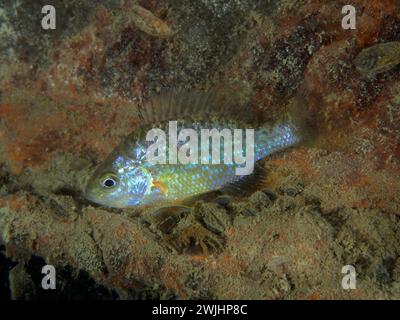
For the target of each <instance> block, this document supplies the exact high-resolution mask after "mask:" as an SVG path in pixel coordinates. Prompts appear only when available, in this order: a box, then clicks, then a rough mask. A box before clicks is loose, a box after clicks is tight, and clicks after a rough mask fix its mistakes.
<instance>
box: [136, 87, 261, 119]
mask: <svg viewBox="0 0 400 320" xmlns="http://www.w3.org/2000/svg"><path fill="white" fill-rule="evenodd" d="M243 100H244V97H243V94H241V92H240V90H239V91H235V90H233V89H230V88H229V89H226V88H225V89H222V88H215V89H211V90H208V91H198V90H188V89H175V90H172V91H170V92H164V93H161V94H159V95H158V96H156V97H153V98H151V99H150V100H149V101H148V102H147V103H145V104H144V105H143V106H141V107H140V108H139V112H140V117H141V119H142V121H143V122H142V123H143V124H149V123H156V122H161V121H168V120H177V119H181V118H183V117H185V116H199V117H206V116H210V115H215V116H221V117H224V118H228V119H232V120H240V121H241V122H245V123H256V122H257V120H256V119H257V118H256V116H255V114H254V112H251V110H249V109H248V108H246V106H245V103H244V102H243Z"/></svg>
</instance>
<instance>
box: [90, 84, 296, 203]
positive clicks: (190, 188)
mask: <svg viewBox="0 0 400 320" xmlns="http://www.w3.org/2000/svg"><path fill="white" fill-rule="evenodd" d="M218 91H219V90H214V91H212V90H211V91H209V92H197V91H194V92H190V91H175V92H172V93H170V94H167V95H160V96H159V97H156V98H153V99H151V100H150V101H149V103H147V104H146V105H145V106H144V107H143V108H142V110H141V117H142V119H143V124H142V125H141V126H140V127H138V128H137V129H135V130H134V131H133V132H132V133H131V134H129V135H128V136H127V137H126V138H125V139H124V140H123V141H122V142H121V144H120V145H118V146H117V147H116V148H115V149H114V150H113V151H112V152H111V154H110V155H109V156H108V157H107V158H106V159H105V160H104V162H103V163H102V164H101V165H100V166H99V167H98V168H97V169H96V170H95V172H94V174H93V175H92V176H91V178H90V179H89V182H88V184H87V187H86V197H87V198H88V199H89V200H91V201H93V202H96V203H99V204H101V205H105V206H109V207H117V208H123V207H129V206H139V205H149V204H155V203H164V202H165V203H173V202H177V201H181V200H183V199H187V198H190V197H194V196H197V195H200V194H203V193H207V192H209V191H213V190H218V189H221V188H222V187H225V186H227V185H235V186H236V185H239V186H240V183H241V181H242V180H244V179H245V178H246V176H243V175H237V174H235V169H237V168H238V167H241V166H242V165H239V164H238V163H235V162H231V163H224V162H223V161H221V162H220V163H219V164H213V163H212V162H211V161H210V162H209V163H206V164H204V162H202V161H200V160H199V161H198V163H187V164H182V163H179V162H178V163H176V164H170V163H165V164H157V163H156V164H152V163H150V161H148V158H147V157H146V155H147V151H148V148H149V147H150V145H151V142H149V141H147V139H146V136H147V133H148V132H149V131H150V130H151V129H154V128H157V129H161V130H164V131H165V132H168V130H169V128H168V127H169V125H170V123H171V122H170V121H174V122H175V121H176V122H175V124H176V127H177V133H178V136H179V133H180V131H181V130H182V129H184V128H189V129H192V132H193V133H197V134H198V135H199V136H200V135H201V130H202V129H204V128H207V129H217V130H219V132H221V130H223V129H229V130H232V131H233V130H234V129H236V130H237V129H243V130H246V129H253V130H254V131H253V132H254V139H253V140H252V141H248V140H246V142H245V143H244V144H243V145H245V146H246V150H247V147H252V148H253V150H254V161H258V160H260V159H262V158H264V157H266V156H268V155H270V154H272V153H274V152H277V151H280V150H282V149H285V148H288V147H291V146H294V145H296V144H298V143H299V142H301V141H302V140H303V138H304V136H303V132H304V130H303V129H304V128H302V124H301V121H297V117H286V120H281V121H277V123H273V124H257V125H254V123H255V122H254V121H255V120H254V118H253V119H251V118H252V115H251V112H249V110H246V108H243V107H241V106H238V104H237V103H236V100H237V97H235V95H234V94H228V95H226V94H225V95H224V94H221V93H220V92H218ZM246 135H247V133H246ZM220 142H221V143H220V144H219V145H217V146H216V148H220V150H221V154H223V153H222V152H223V150H225V149H224V146H225V144H226V143H228V142H225V139H221V140H220ZM222 142H223V143H222ZM184 143H185V141H184V142H182V141H180V142H178V146H179V145H180V146H182V145H183V144H184ZM234 143H236V142H234ZM246 144H247V145H246ZM197 146H199V149H200V150H198V152H197V153H198V154H199V155H200V154H203V153H202V152H203V151H205V150H202V148H208V149H207V152H209V151H210V149H209V146H208V145H207V146H203V144H201V146H200V142H198V144H197ZM212 148H214V145H212ZM230 148H231V149H230V150H232V146H230ZM233 149H234V152H233V153H234V155H233V156H234V157H235V156H236V155H237V154H235V153H238V152H239V153H241V154H242V150H235V148H233ZM250 149H251V148H250ZM158 152H165V154H166V155H168V154H169V153H170V151H169V149H168V147H166V148H164V149H160V150H159V151H158ZM209 153H210V157H211V154H212V153H211V152H209ZM205 154H207V153H205ZM224 156H225V154H224ZM210 160H211V158H210ZM239 189H240V188H239Z"/></svg>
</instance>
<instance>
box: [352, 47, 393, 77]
mask: <svg viewBox="0 0 400 320" xmlns="http://www.w3.org/2000/svg"><path fill="white" fill-rule="evenodd" d="M399 63H400V41H393V42H386V43H380V44H376V45H374V46H372V47H369V48H366V49H364V50H362V51H361V52H360V53H359V54H358V55H357V57H356V58H355V59H354V65H355V66H356V68H357V70H358V71H359V72H360V73H361V74H363V75H366V76H374V75H377V74H379V73H382V72H385V71H388V70H390V69H392V68H394V67H395V66H397V65H398V64H399Z"/></svg>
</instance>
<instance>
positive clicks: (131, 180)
mask: <svg viewBox="0 0 400 320" xmlns="http://www.w3.org/2000/svg"><path fill="white" fill-rule="evenodd" d="M151 185H152V177H151V173H150V172H149V171H148V170H147V169H146V168H145V167H144V166H143V164H141V163H140V162H137V161H134V160H132V159H129V158H124V157H122V156H118V155H116V156H115V157H113V156H112V155H111V157H109V159H108V160H107V161H105V162H104V163H103V164H101V165H100V166H99V167H98V168H97V169H96V170H95V172H94V173H93V175H92V176H91V178H90V179H89V181H88V183H87V186H86V191H85V195H86V198H87V199H89V200H90V201H92V202H95V203H98V204H101V205H104V206H108V207H113V208H125V207H130V206H138V205H143V204H146V203H145V199H146V196H148V195H149V193H151Z"/></svg>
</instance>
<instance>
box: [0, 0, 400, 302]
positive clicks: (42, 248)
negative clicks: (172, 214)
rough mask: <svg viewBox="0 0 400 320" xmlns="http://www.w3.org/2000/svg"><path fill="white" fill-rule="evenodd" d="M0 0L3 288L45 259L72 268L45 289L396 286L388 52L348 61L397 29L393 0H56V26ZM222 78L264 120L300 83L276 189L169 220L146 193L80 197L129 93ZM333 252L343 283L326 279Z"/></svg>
mask: <svg viewBox="0 0 400 320" xmlns="http://www.w3.org/2000/svg"><path fill="white" fill-rule="evenodd" d="M1 3H2V5H1V6H0V7H1V8H2V9H0V50H1V51H0V74H1V76H0V182H1V185H0V239H1V240H2V243H3V244H4V250H2V252H3V253H2V254H1V256H0V258H1V261H4V266H5V267H2V268H0V273H1V278H0V279H1V281H2V284H3V283H4V284H5V285H4V286H2V288H3V287H4V288H5V289H4V290H3V289H2V290H1V293H3V294H5V295H6V294H7V292H9V288H11V289H12V294H13V297H14V298H20V299H24V298H32V297H35V293H34V292H35V290H33V289H32V286H33V287H35V286H38V281H37V277H38V276H37V274H36V273H37V270H38V266H39V265H40V264H41V263H44V261H45V262H46V263H51V264H54V265H55V266H56V267H57V268H59V270H62V272H61V275H60V277H61V278H60V281H63V283H64V282H65V283H66V284H67V283H70V286H69V287H68V286H66V287H67V289H66V291H65V292H64V294H60V295H59V296H58V297H59V298H73V296H74V295H75V297H77V298H79V297H82V296H78V295H77V293H76V292H77V290H76V288H77V287H78V288H83V287H84V286H85V287H87V288H88V289H87V290H88V292H87V295H86V297H92V298H116V297H119V298H122V299H138V298H164V299H169V298H216V299H230V298H242V299H243V298H247V299H281V298H286V299H287V298H293V299H325V298H339V299H342V298H353V299H363V298H399V297H400V291H399V290H400V278H399V274H400V272H399V256H400V253H399V252H400V246H399V243H400V242H399V240H400V238H399V237H400V232H399V231H400V230H399V228H400V222H399V213H400V182H399V179H398V177H399V174H400V147H399V146H400V125H399V123H400V76H399V67H395V68H393V69H392V70H389V71H387V72H384V73H381V74H378V75H376V76H375V77H373V78H367V77H364V76H362V75H361V74H359V73H358V72H357V70H356V68H355V66H354V64H353V60H354V58H355V57H356V56H357V54H358V53H359V52H360V51H361V50H362V49H364V48H366V47H368V46H371V45H373V44H375V43H378V42H387V41H399V40H400V32H399V28H400V27H399V26H400V16H399V15H400V8H399V5H398V2H396V1H389V0H382V1H366V0H365V1H361V0H360V1H353V3H355V5H356V7H357V12H358V18H357V30H354V31H345V30H342V28H341V7H342V5H345V4H347V2H345V1H319V0H315V1H296V2H293V1H255V0H254V1H250V0H248V1H224V0H201V1H191V2H187V1H180V0H167V1H153V0H150V1H116V0H108V1H103V2H102V5H97V4H95V2H93V1H63V0H57V1H52V3H53V4H54V5H55V7H56V8H57V14H58V16H57V17H58V20H57V21H58V24H57V30H55V31H50V30H49V31H43V30H41V29H40V18H41V14H40V8H41V2H40V1H38V2H37V1H28V0H26V1H25V0H23V1H19V2H18V3H12V2H9V1H4V3H3V1H1ZM137 5H139V6H142V7H143V8H145V9H146V10H148V12H149V14H152V15H154V17H153V16H151V15H149V16H146V18H145V19H144V20H143V19H141V16H140V14H138V13H137V10H136V11H135V6H137ZM135 12H136V14H135ZM152 30H153V31H152ZM154 30H155V31H154ZM221 84H223V85H228V84H229V85H231V86H238V87H240V88H245V89H246V90H247V91H248V92H249V97H250V102H249V108H252V110H255V112H257V113H258V114H259V116H260V117H261V118H262V119H265V120H274V119H276V118H277V117H279V115H280V114H281V113H282V112H284V111H285V110H286V108H287V107H288V106H289V105H290V104H291V103H293V102H294V101H296V99H297V98H298V97H299V96H301V97H302V99H301V101H302V103H304V108H305V109H306V110H307V112H308V113H309V114H310V117H311V118H312V119H314V125H315V128H316V133H317V134H316V138H315V140H313V141H312V142H311V143H310V144H309V145H305V146H301V147H299V148H295V149H291V150H287V151H286V152H283V153H280V154H277V155H274V156H272V157H271V158H269V159H267V160H266V161H265V168H266V169H267V170H268V172H269V174H268V176H267V178H266V181H265V188H268V189H270V190H273V191H274V192H275V193H276V194H277V198H276V199H275V198H274V197H272V198H271V197H270V195H269V194H268V192H267V193H263V192H262V191H258V192H257V193H254V194H253V195H252V196H250V197H245V198H240V197H238V198H235V199H234V200H233V203H232V204H229V205H228V206H224V207H223V206H221V205H218V204H215V203H199V204H197V205H196V206H195V207H194V209H192V211H190V212H189V213H188V214H186V215H185V216H182V217H179V219H178V218H177V219H176V221H175V220H174V222H173V223H174V226H175V227H174V228H173V229H172V231H170V229H169V228H168V229H165V228H161V229H160V228H159V227H158V224H154V219H152V213H153V211H154V209H152V208H148V209H145V210H142V209H126V210H114V209H107V208H101V207H97V206H94V205H92V204H90V203H89V202H88V201H86V200H85V199H84V198H83V196H82V190H83V187H84V184H85V181H86V179H87V177H88V176H89V174H90V173H91V171H92V170H93V169H94V167H95V165H96V164H97V163H99V162H101V160H102V159H104V157H105V156H106V155H107V154H108V152H110V151H111V150H112V149H113V148H114V146H115V145H117V144H118V142H119V141H120V140H121V138H122V137H123V136H125V135H126V134H127V133H129V132H130V131H132V130H134V128H135V126H137V125H139V124H140V123H139V119H138V116H137V106H138V104H141V103H142V102H143V101H144V100H145V99H147V98H148V97H149V96H151V95H153V94H155V93H156V92H158V91H160V90H164V89H168V88H175V87H190V88H192V87H196V88H206V87H212V86H215V85H221ZM165 230H168V232H169V233H165ZM6 257H7V259H6ZM38 257H40V258H38ZM346 264H353V265H355V266H356V270H357V272H358V278H357V281H358V282H357V290H352V291H345V290H343V289H342V288H341V279H342V276H343V275H342V274H341V268H342V266H343V265H346ZM14 265H16V266H15V267H14V269H12V270H11V271H10V269H11V268H12V266H14ZM71 270H75V271H71ZM78 270H79V271H78ZM9 276H10V277H9ZM8 278H9V279H10V280H9V281H8V280H6V279H8ZM6 287H7V288H8V289H7V288H6ZM68 290H69V291H68ZM82 290H85V289H82ZM90 290H92V291H90ZM41 294H43V293H40V292H39V293H38V291H36V296H37V297H39V298H40V297H42V296H41ZM44 297H45V296H44ZM83 297H85V295H84V296H83Z"/></svg>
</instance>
